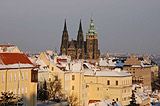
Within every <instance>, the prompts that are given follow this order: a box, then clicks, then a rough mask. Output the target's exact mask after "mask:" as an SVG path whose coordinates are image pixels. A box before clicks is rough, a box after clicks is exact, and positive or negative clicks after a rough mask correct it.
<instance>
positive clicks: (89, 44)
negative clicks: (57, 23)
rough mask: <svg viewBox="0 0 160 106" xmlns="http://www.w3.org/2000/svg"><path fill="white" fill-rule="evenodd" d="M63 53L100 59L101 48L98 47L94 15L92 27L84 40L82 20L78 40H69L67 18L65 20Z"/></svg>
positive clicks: (75, 56)
mask: <svg viewBox="0 0 160 106" xmlns="http://www.w3.org/2000/svg"><path fill="white" fill-rule="evenodd" d="M60 54H61V55H69V56H71V59H72V60H74V59H98V58H99V56H100V50H99V49H98V37H97V32H96V31H95V29H94V23H93V16H91V23H90V29H89V31H88V32H87V35H86V41H84V37H83V31H82V24H81V20H80V24H79V30H78V35H77V40H73V39H72V41H69V35H68V31H67V25H66V20H65V22H64V30H63V34H62V42H61V47H60Z"/></svg>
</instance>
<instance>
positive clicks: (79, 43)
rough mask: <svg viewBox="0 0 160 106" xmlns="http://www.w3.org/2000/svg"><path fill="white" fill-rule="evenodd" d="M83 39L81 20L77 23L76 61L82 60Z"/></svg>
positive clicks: (83, 55) (83, 54)
mask: <svg viewBox="0 0 160 106" xmlns="http://www.w3.org/2000/svg"><path fill="white" fill-rule="evenodd" d="M84 58H85V53H84V38H83V31H82V24H81V20H80V23H79V30H78V35H77V59H84Z"/></svg>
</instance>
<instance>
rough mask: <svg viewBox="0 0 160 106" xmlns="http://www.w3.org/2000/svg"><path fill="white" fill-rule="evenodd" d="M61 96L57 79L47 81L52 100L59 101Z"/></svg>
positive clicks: (59, 81)
mask: <svg viewBox="0 0 160 106" xmlns="http://www.w3.org/2000/svg"><path fill="white" fill-rule="evenodd" d="M62 97H63V94H62V84H61V80H60V79H59V80H58V81H57V80H54V81H51V82H49V98H52V99H53V101H55V102H59V101H60V100H61V99H62Z"/></svg>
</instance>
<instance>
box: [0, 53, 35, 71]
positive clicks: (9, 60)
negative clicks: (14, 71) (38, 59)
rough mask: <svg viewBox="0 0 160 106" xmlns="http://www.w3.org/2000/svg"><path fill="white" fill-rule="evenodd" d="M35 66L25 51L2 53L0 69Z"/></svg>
mask: <svg viewBox="0 0 160 106" xmlns="http://www.w3.org/2000/svg"><path fill="white" fill-rule="evenodd" d="M19 67H20V68H29V67H30V68H33V67H35V66H34V64H33V63H32V62H31V61H30V60H29V59H28V57H27V56H26V55H25V54H24V53H0V69H4V68H19Z"/></svg>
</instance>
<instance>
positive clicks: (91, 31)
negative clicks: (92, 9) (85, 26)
mask: <svg viewBox="0 0 160 106" xmlns="http://www.w3.org/2000/svg"><path fill="white" fill-rule="evenodd" d="M95 34H97V32H96V31H95V30H94V23H93V14H91V23H90V29H89V31H88V32H87V35H95Z"/></svg>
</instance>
